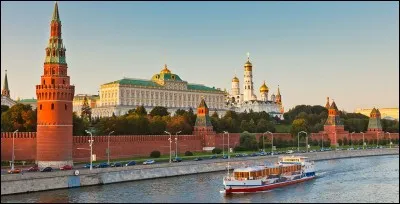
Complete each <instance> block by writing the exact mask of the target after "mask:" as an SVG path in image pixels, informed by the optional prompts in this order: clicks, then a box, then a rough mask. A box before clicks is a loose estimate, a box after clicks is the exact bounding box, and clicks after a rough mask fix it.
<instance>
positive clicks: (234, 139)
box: [1, 132, 399, 161]
mask: <svg viewBox="0 0 400 204" xmlns="http://www.w3.org/2000/svg"><path fill="white" fill-rule="evenodd" d="M321 134H322V133H311V139H317V140H321ZM12 135H13V134H12V132H2V133H1V141H2V142H1V160H7V161H9V160H11V155H12ZM222 135H223V134H221V133H219V134H216V135H215V144H216V147H219V148H222ZM208 136H210V135H208ZM264 136H265V137H266V138H268V139H269V140H271V134H264ZM390 136H391V138H392V139H395V138H399V134H398V133H391V134H390ZM107 137H108V136H93V138H94V144H93V154H96V157H97V160H103V159H104V160H105V159H107V154H106V148H107ZM224 137H225V138H224V139H225V145H226V147H225V148H227V143H228V135H227V134H225V136H224ZM239 137H240V133H230V134H229V143H230V144H229V147H231V148H233V147H235V146H237V145H238V144H239ZM260 137H262V134H261V133H257V134H256V138H257V140H259V139H260ZM337 137H338V138H337V139H343V137H347V139H348V140H350V134H347V135H345V134H337ZM364 137H365V139H368V140H370V139H376V133H375V132H367V133H365V134H364ZM168 138H169V135H119V136H111V137H110V149H111V153H110V158H124V157H125V158H128V157H134V156H149V155H150V152H152V151H154V150H158V151H160V152H161V154H168V153H169V141H168ZM174 138H175V136H172V144H171V147H172V148H171V149H172V151H175V139H174ZM277 138H282V139H283V140H292V136H291V135H290V134H289V133H274V140H276V139H277ZM379 138H380V139H381V138H389V134H382V133H381V134H380V135H379ZM89 139H90V136H74V137H73V158H74V161H89V155H90V151H89V150H81V149H77V148H85V149H89V148H90V147H89V143H88V140H89ZM261 139H262V138H261ZM326 139H327V137H326V136H324V140H326ZM360 139H362V134H361V133H354V134H353V140H360ZM201 141H202V136H195V135H178V152H179V153H184V152H185V151H191V152H196V151H202V148H203V146H202V144H201ZM15 159H16V160H35V159H36V133H35V132H18V133H16V134H15Z"/></svg>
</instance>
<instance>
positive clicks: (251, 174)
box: [233, 164, 301, 180]
mask: <svg viewBox="0 0 400 204" xmlns="http://www.w3.org/2000/svg"><path fill="white" fill-rule="evenodd" d="M300 170H301V165H299V164H294V165H288V166H275V167H265V166H253V167H246V168H238V169H235V170H234V171H233V177H234V178H235V180H258V179H261V178H264V177H267V176H268V178H272V177H274V178H275V177H279V175H280V174H283V173H287V172H296V171H300ZM273 175H275V176H273Z"/></svg>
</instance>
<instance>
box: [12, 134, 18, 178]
mask: <svg viewBox="0 0 400 204" xmlns="http://www.w3.org/2000/svg"><path fill="white" fill-rule="evenodd" d="M17 132H18V130H16V131H14V132H13V148H12V158H11V160H12V162H11V171H13V170H14V157H15V155H14V138H15V134H16V133H17Z"/></svg>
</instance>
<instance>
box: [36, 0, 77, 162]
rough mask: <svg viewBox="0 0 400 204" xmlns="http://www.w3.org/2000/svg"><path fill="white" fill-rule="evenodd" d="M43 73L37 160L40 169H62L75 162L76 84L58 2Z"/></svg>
mask: <svg viewBox="0 0 400 204" xmlns="http://www.w3.org/2000/svg"><path fill="white" fill-rule="evenodd" d="M45 50H46V53H45V60H44V66H43V75H42V76H41V80H40V82H41V83H40V85H36V96H37V138H36V141H37V144H36V159H37V161H36V162H37V164H38V166H39V167H40V168H44V167H48V166H50V167H54V168H59V167H61V166H64V165H66V164H69V165H73V162H72V100H73V98H74V93H75V86H73V85H70V77H69V76H68V74H67V68H68V67H67V62H66V58H65V51H66V49H65V47H64V45H63V40H62V38H61V21H60V15H59V13H58V4H57V2H56V3H55V5H54V11H53V16H52V19H51V23H50V38H49V42H48V45H47V47H46V49H45Z"/></svg>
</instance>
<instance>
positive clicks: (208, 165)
mask: <svg viewBox="0 0 400 204" xmlns="http://www.w3.org/2000/svg"><path fill="white" fill-rule="evenodd" d="M396 154H397V155H398V154H399V149H398V148H392V149H371V150H354V151H347V150H346V151H330V152H313V153H304V154H301V155H302V156H307V157H309V158H310V159H311V160H314V161H319V160H327V159H339V158H351V157H364V156H378V155H396ZM277 158H278V156H266V157H250V158H232V159H230V161H229V163H230V167H231V168H236V167H241V166H243V165H253V164H263V163H264V162H265V161H268V162H276V161H277ZM227 162H228V160H223V159H217V160H205V161H200V162H196V161H188V162H182V163H173V164H169V163H164V164H154V165H149V166H129V167H120V168H105V169H93V170H92V171H91V172H90V171H89V170H88V169H82V170H79V171H80V174H79V175H78V176H75V175H74V171H73V170H71V171H57V172H47V173H40V172H37V173H29V174H15V175H1V195H7V194H15V193H26V192H33V191H44V190H52V189H60V188H71V187H79V186H89V185H99V184H108V183H117V182H124V181H135V180H143V179H154V178H163V177H170V176H179V175H188V174H197V173H206V172H214V171H223V170H226V169H227ZM221 182H222V178H221Z"/></svg>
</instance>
